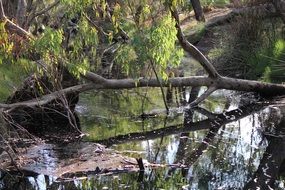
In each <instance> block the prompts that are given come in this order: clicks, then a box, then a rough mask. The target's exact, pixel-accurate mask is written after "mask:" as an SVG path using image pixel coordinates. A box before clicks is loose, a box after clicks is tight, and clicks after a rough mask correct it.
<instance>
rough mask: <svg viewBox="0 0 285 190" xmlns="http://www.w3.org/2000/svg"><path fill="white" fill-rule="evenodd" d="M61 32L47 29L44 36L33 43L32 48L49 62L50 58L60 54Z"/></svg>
mask: <svg viewBox="0 0 285 190" xmlns="http://www.w3.org/2000/svg"><path fill="white" fill-rule="evenodd" d="M62 41H63V31H62V30H52V29H50V28H47V29H46V30H45V32H44V34H43V35H42V36H41V37H40V38H37V40H35V41H34V42H33V48H34V49H35V50H36V51H37V53H39V54H40V55H42V56H43V58H45V59H46V61H48V62H49V60H50V58H51V57H59V56H60V55H61V54H62V47H61V45H62Z"/></svg>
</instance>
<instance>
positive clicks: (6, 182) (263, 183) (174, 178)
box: [0, 104, 285, 189]
mask: <svg viewBox="0 0 285 190" xmlns="http://www.w3.org/2000/svg"><path fill="white" fill-rule="evenodd" d="M264 108H265V106H264V105H262V104H251V105H247V106H242V107H239V108H238V109H234V110H231V111H227V112H223V113H221V114H213V113H210V112H208V111H206V110H205V109H202V108H195V109H192V110H187V111H188V112H187V114H185V115H186V116H187V117H188V118H185V119H184V123H183V124H180V125H172V126H166V124H167V123H166V122H165V123H164V127H163V128H160V129H153V130H149V131H145V130H144V129H143V131H142V132H133V133H132V132H130V133H128V134H124V135H118V136H115V137H110V138H107V139H102V140H97V141H96V142H98V143H102V144H105V145H107V146H112V145H118V144H122V143H130V142H135V141H139V142H141V141H146V140H150V139H160V140H159V143H158V147H157V149H155V150H156V152H155V153H154V159H152V161H153V162H156V161H158V157H159V156H158V155H159V152H160V151H165V150H161V146H162V144H163V141H164V140H165V138H166V137H168V136H170V135H174V134H179V137H180V138H178V142H177V143H178V145H177V151H176V153H175V156H174V161H173V163H172V164H170V165H168V164H167V163H166V166H169V167H168V169H167V171H166V170H165V169H163V168H160V169H147V170H146V171H145V173H144V174H143V173H139V174H138V173H125V174H120V175H118V176H105V177H104V176H101V177H99V176H97V177H96V176H93V177H94V178H92V179H89V180H88V182H87V181H84V180H81V181H80V180H76V181H72V182H64V183H55V182H54V180H53V179H52V178H50V177H48V176H37V177H30V178H29V179H27V178H25V179H21V180H15V181H13V180H12V179H11V178H8V177H7V176H5V175H3V174H1V176H0V177H1V179H0V189H3V188H4V189H5V188H6V189H7V188H8V189H13V188H14V187H17V188H16V189H25V188H28V189H33V188H34V189H38V188H40V187H39V184H40V182H39V181H44V184H45V187H46V189H60V188H63V187H64V188H65V189H68V188H72V189H96V188H97V189H98V188H99V189H100V188H103V187H105V186H108V187H110V188H127V189H157V188H164V189H169V188H170V189H171V188H172V189H173V188H174V189H182V188H184V189H187V188H188V189H217V188H220V189H236V188H238V189H240V188H242V187H244V189H257V187H260V188H261V189H269V188H274V189H277V188H278V187H277V186H276V183H275V181H276V179H279V178H280V176H282V175H284V171H283V170H284V168H285V164H284V158H285V144H284V137H283V134H284V133H285V129H284V127H283V126H284V124H285V119H283V118H281V119H280V118H279V122H278V125H277V122H276V118H271V120H270V119H269V120H268V121H267V122H264V123H263V125H269V124H270V123H271V124H272V122H275V124H276V125H275V126H274V128H273V129H274V130H273V131H270V132H265V133H264V134H265V138H266V140H267V141H268V146H267V148H266V150H265V152H264V154H263V157H262V153H261V154H260V155H255V156H254V157H255V159H253V158H249V159H247V160H248V161H247V163H246V162H245V159H246V158H245V157H246V154H247V153H245V155H241V151H239V150H237V147H234V146H233V145H231V144H232V142H231V141H232V139H234V138H236V137H235V135H237V136H241V134H240V133H242V132H243V131H242V130H241V129H240V131H238V134H235V133H237V132H236V131H229V130H234V127H233V128H232V129H231V128H230V129H228V131H227V130H226V129H225V126H226V125H227V124H229V123H232V122H234V121H237V122H240V119H241V118H244V117H246V116H249V115H252V114H253V113H255V112H258V111H260V110H263V109H264ZM194 110H195V111H197V112H199V113H202V114H204V115H206V116H207V118H208V119H205V120H202V121H198V122H194V121H193V120H192V119H193V111H194ZM282 114H283V111H282V112H281V115H282ZM262 117H263V116H261V118H260V119H261V120H262V121H264V118H262ZM252 118H254V115H253V117H252ZM254 122H257V121H255V119H253V121H252V123H254ZM143 123H144V122H142V125H143ZM253 125H254V124H253ZM227 126H228V125H227ZM227 128H229V127H227ZM271 129H272V127H271ZM200 130H207V133H206V135H205V136H204V138H203V139H201V140H199V141H200V142H199V143H197V142H195V143H194V140H195V139H197V138H193V137H192V136H191V135H193V132H194V131H200ZM235 130H236V129H235ZM252 138H254V135H253V134H252ZM260 142H261V141H260ZM262 142H263V141H262ZM228 145H230V146H228ZM214 146H215V147H214ZM251 146H253V145H251ZM252 148H253V149H256V148H257V147H252ZM209 149H210V150H209ZM229 149H232V150H230V151H228V150H229ZM207 150H209V151H208V152H207ZM229 152H231V153H229ZM250 152H251V153H249V155H250V156H253V155H254V154H257V153H255V151H254V150H253V151H251V150H250ZM229 154H230V155H229ZM259 157H260V158H261V157H262V159H261V160H260V163H258V162H257V163H256V160H258V158H259ZM229 158H230V159H229ZM207 159H210V161H209V160H207ZM243 159H244V160H243ZM198 160H199V161H198ZM233 165H237V166H236V168H238V169H239V170H237V169H236V168H235V169H233V167H232V166H233ZM254 166H255V167H254ZM203 167H208V168H206V169H205V168H203ZM255 168H258V169H257V170H256V172H255V173H254V172H253V171H254V170H255ZM235 170H236V171H235ZM282 171H283V173H282ZM235 172H237V173H238V172H239V174H233V173H235ZM252 172H253V173H252ZM231 175H232V177H236V178H237V179H234V180H233V178H232V177H231ZM15 179H16V178H15ZM114 179H115V180H114ZM37 185H38V187H36V186H37Z"/></svg>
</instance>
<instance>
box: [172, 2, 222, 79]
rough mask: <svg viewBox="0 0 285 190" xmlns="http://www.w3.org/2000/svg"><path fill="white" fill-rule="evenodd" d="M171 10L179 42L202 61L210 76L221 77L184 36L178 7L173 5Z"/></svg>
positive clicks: (195, 57)
mask: <svg viewBox="0 0 285 190" xmlns="http://www.w3.org/2000/svg"><path fill="white" fill-rule="evenodd" d="M170 11H171V14H172V17H173V18H174V19H175V21H176V25H175V26H176V29H177V38H178V40H179V43H180V45H181V46H182V48H183V49H184V50H185V51H186V52H188V53H189V54H190V55H191V56H192V57H193V58H194V59H196V60H197V61H199V62H200V64H201V65H202V67H203V68H204V69H205V70H206V71H207V73H208V74H209V76H210V77H212V78H217V77H219V76H220V75H219V73H218V72H217V70H216V69H215V68H214V67H213V65H212V64H211V63H210V61H209V60H208V59H207V58H206V57H205V56H204V55H203V54H202V53H201V52H200V51H199V50H198V49H197V48H196V47H195V46H194V45H193V44H191V43H190V42H189V41H187V39H186V38H185V36H184V34H183V32H182V29H181V27H180V22H179V16H178V12H177V10H176V8H175V7H171V8H170Z"/></svg>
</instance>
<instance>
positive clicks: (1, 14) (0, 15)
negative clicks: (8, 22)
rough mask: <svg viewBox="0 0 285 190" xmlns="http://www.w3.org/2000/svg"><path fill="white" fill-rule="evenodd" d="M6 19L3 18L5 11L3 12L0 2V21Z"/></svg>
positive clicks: (0, 0) (0, 1) (0, 2)
mask: <svg viewBox="0 0 285 190" xmlns="http://www.w3.org/2000/svg"><path fill="white" fill-rule="evenodd" d="M5 18H6V16H5V11H4V7H3V2H2V0H0V19H1V20H4V19H5Z"/></svg>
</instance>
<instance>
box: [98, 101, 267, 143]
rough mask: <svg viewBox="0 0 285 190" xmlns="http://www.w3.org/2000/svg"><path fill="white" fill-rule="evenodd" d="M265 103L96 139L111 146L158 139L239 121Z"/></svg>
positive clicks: (259, 108)
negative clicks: (211, 117)
mask: <svg viewBox="0 0 285 190" xmlns="http://www.w3.org/2000/svg"><path fill="white" fill-rule="evenodd" d="M263 107H264V105H258V104H254V105H248V106H244V107H241V108H238V109H235V110H232V111H229V112H225V113H222V114H218V115H216V118H215V119H206V120H203V121H199V122H195V123H193V122H189V123H184V124H179V125H174V126H169V127H165V128H161V129H155V130H152V131H146V132H137V133H129V134H126V135H118V136H116V137H111V138H108V139H104V140H98V141H95V142H96V143H99V144H104V145H106V146H111V145H113V144H122V143H127V142H130V141H141V140H151V139H156V138H159V137H161V136H167V135H173V134H179V133H185V132H190V131H197V130H204V129H210V128H213V127H214V128H219V127H220V126H222V125H226V124H228V123H231V122H233V121H237V120H239V119H241V118H243V117H246V116H248V115H250V114H252V113H254V112H257V111H260V110H261V109H262V108H263Z"/></svg>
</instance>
